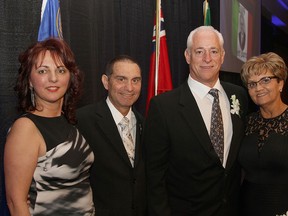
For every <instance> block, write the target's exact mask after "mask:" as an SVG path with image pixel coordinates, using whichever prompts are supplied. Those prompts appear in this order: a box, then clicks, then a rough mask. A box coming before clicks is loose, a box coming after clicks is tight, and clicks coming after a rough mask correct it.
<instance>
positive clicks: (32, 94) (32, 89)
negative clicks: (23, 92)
mask: <svg viewBox="0 0 288 216" xmlns="http://www.w3.org/2000/svg"><path fill="white" fill-rule="evenodd" d="M29 89H30V97H31V103H32V106H33V107H35V94H34V88H33V87H32V86H30V87H29Z"/></svg>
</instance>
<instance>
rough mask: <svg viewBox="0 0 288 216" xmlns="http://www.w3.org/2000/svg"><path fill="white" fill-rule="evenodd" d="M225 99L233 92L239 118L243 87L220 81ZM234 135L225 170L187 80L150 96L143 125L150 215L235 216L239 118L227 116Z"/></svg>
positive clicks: (244, 105)
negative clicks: (170, 89) (225, 95)
mask: <svg viewBox="0 0 288 216" xmlns="http://www.w3.org/2000/svg"><path fill="white" fill-rule="evenodd" d="M221 84H222V86H223V88H224V90H225V92H226V94H227V96H228V98H229V101H231V100H230V97H231V95H233V94H235V95H236V97H237V98H238V99H239V101H240V105H241V106H240V107H241V110H242V113H241V114H242V117H244V115H245V114H246V111H247V100H248V98H247V94H246V91H245V90H244V88H242V87H239V86H236V85H233V84H229V83H223V82H222V83H221ZM231 117H232V123H233V137H232V141H231V147H230V151H229V156H228V159H227V164H226V168H223V166H222V164H221V162H220V160H219V158H218V156H217V154H216V152H215V151H214V148H213V146H212V144H211V141H210V138H209V135H208V132H207V129H206V126H205V123H204V121H203V119H202V116H201V113H200V110H199V108H198V106H197V103H196V101H195V99H194V97H193V95H192V93H191V91H190V89H189V86H188V84H187V82H186V83H185V84H183V85H181V86H180V87H179V88H177V89H174V90H172V91H170V92H167V93H163V94H161V95H159V96H156V97H154V98H153V99H152V100H151V102H150V108H149V111H148V116H147V119H146V121H145V127H144V148H145V149H146V151H145V153H146V155H145V157H146V161H147V163H146V168H147V169H146V171H147V173H146V174H147V186H148V197H147V199H148V209H149V213H148V215H149V216H156V215H157V216H171V215H175V216H184V215H185V216H186V215H191V216H228V215H229V216H230V215H231V216H235V215H237V211H238V192H239V186H240V167H239V164H238V163H237V160H236V158H237V154H238V149H239V145H240V141H241V139H242V136H243V134H244V124H243V121H242V119H241V118H240V117H239V116H238V115H236V114H231Z"/></svg>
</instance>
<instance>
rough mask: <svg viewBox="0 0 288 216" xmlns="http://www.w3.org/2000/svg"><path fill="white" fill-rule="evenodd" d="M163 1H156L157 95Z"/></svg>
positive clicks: (156, 88) (156, 91)
mask: <svg viewBox="0 0 288 216" xmlns="http://www.w3.org/2000/svg"><path fill="white" fill-rule="evenodd" d="M160 5H161V0H156V26H155V36H156V38H155V39H156V41H155V46H156V51H155V52H156V53H155V56H156V59H155V95H157V94H158V73H159V56H160V22H161V19H160V16H161V14H160V8H161V6H160Z"/></svg>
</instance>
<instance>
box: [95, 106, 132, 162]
mask: <svg viewBox="0 0 288 216" xmlns="http://www.w3.org/2000/svg"><path fill="white" fill-rule="evenodd" d="M96 124H97V125H96V128H99V130H100V131H101V133H103V135H104V136H105V138H106V139H107V141H108V142H107V143H109V144H110V145H111V146H112V147H113V148H114V149H115V151H116V152H118V153H119V154H120V156H121V157H122V158H123V160H124V161H125V162H126V163H127V164H129V165H130V166H131V167H132V165H131V163H130V160H129V158H128V155H127V152H126V149H125V147H124V145H123V142H122V139H121V136H120V134H119V131H118V128H117V126H116V124H115V121H114V119H113V116H112V114H111V111H110V109H109V107H108V105H107V103H106V101H102V102H101V103H100V104H99V109H98V110H97V113H96Z"/></svg>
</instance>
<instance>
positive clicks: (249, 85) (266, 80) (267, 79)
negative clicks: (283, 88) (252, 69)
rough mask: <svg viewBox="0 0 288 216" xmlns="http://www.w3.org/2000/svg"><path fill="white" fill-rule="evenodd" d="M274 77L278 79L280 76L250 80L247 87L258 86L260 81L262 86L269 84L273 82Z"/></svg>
mask: <svg viewBox="0 0 288 216" xmlns="http://www.w3.org/2000/svg"><path fill="white" fill-rule="evenodd" d="M272 79H278V77H276V76H267V77H263V78H261V79H260V80H258V81H257V82H249V83H247V87H248V89H254V88H256V87H257V84H258V83H259V84H260V85H261V86H263V85H268V84H269V83H270V82H271V80H272Z"/></svg>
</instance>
